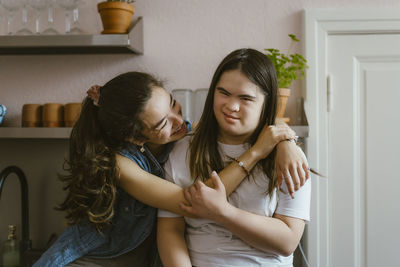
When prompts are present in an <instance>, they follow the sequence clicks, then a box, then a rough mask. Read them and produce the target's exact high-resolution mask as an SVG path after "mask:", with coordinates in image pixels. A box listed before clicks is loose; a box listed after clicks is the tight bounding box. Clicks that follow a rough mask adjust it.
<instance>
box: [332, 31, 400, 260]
mask: <svg viewBox="0 0 400 267" xmlns="http://www.w3.org/2000/svg"><path fill="white" fill-rule="evenodd" d="M327 45H328V47H327V49H328V58H327V63H328V64H327V69H328V75H329V78H328V79H329V85H328V86H329V88H328V90H330V94H329V93H328V104H327V105H328V106H327V108H328V121H327V127H328V130H327V132H328V176H329V177H328V203H329V214H328V216H329V218H330V229H329V240H330V244H329V246H330V253H329V254H330V264H331V266H349V267H352V266H366V267H380V266H400V259H399V254H398V253H399V248H400V243H399V241H400V168H399V166H400V154H399V153H400V34H365V35H331V36H329V37H328V40H327ZM329 98H330V100H329Z"/></svg>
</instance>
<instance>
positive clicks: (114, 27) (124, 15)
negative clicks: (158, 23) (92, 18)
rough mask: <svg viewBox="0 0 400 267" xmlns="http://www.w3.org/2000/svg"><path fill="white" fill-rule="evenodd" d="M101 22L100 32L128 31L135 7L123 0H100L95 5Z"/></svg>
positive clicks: (116, 32) (120, 32)
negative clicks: (119, 0) (101, 0)
mask: <svg viewBox="0 0 400 267" xmlns="http://www.w3.org/2000/svg"><path fill="white" fill-rule="evenodd" d="M97 9H98V11H99V13H100V17H101V21H102V23H103V29H104V30H103V31H102V32H101V33H102V34H124V33H127V32H128V29H129V25H130V23H131V20H132V16H133V12H134V11H135V7H134V6H133V5H132V4H128V3H123V2H101V3H99V4H98V5H97Z"/></svg>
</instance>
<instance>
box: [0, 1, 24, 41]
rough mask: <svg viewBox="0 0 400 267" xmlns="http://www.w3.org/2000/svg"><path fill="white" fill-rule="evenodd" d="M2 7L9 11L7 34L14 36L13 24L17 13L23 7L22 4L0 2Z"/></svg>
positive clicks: (17, 2) (18, 2)
mask: <svg viewBox="0 0 400 267" xmlns="http://www.w3.org/2000/svg"><path fill="white" fill-rule="evenodd" d="M0 3H1V5H2V6H3V7H4V9H5V10H6V11H7V13H8V16H7V34H12V33H13V32H12V29H11V23H12V21H13V18H14V15H15V13H16V12H17V11H18V9H19V8H20V6H21V2H20V1H19V0H18V1H17V0H0Z"/></svg>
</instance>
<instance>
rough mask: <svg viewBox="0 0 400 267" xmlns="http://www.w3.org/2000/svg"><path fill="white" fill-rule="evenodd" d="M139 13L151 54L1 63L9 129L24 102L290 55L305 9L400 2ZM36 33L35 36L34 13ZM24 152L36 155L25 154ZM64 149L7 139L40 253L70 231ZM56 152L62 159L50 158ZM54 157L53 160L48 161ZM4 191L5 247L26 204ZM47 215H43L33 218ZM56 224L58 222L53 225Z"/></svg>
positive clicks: (189, 76)
mask: <svg viewBox="0 0 400 267" xmlns="http://www.w3.org/2000/svg"><path fill="white" fill-rule="evenodd" d="M84 2H85V3H84V5H83V6H82V8H81V24H82V27H83V28H84V29H85V30H86V31H88V32H90V33H98V32H100V31H101V22H100V19H99V16H98V14H97V11H96V3H97V2H98V1H96V0H87V1H84ZM135 7H136V13H135V16H143V17H144V49H145V51H144V55H141V56H135V55H46V56H42V55H32V56H31V55H28V56H0V104H5V105H6V106H7V108H8V115H7V117H6V120H5V121H4V125H3V126H19V125H20V110H21V107H22V105H23V104H24V103H46V102H60V103H67V102H80V101H81V99H82V98H83V97H84V96H85V92H86V90H87V88H89V86H90V85H92V84H103V83H104V82H106V81H108V80H109V79H110V78H112V77H114V76H116V75H117V74H119V73H122V72H126V71H131V70H141V71H146V72H151V73H153V74H156V75H157V76H158V77H160V78H163V79H166V80H167V81H168V82H167V83H166V85H167V88H168V89H174V88H189V89H196V88H203V87H208V86H209V82H210V79H211V75H212V74H213V72H214V70H215V68H216V66H217V64H218V63H219V62H220V61H221V59H222V58H223V57H224V56H225V55H226V54H228V53H229V52H231V51H232V50H234V49H237V48H241V47H252V48H255V49H259V50H262V49H264V48H269V47H274V48H279V49H282V50H283V51H286V50H287V48H288V46H289V42H288V37H287V34H289V33H293V34H296V35H297V36H298V37H299V38H300V39H304V38H302V15H301V12H302V10H303V9H304V8H308V7H313V8H324V7H330V8H331V7H393V8H399V7H400V2H399V1H398V0H320V1H318V0H295V1H294V0H247V1H244V0H192V1H190V0H168V1H166V0H136V2H135ZM0 13H1V11H0ZM3 13H4V12H3ZM16 19H19V17H16ZM0 22H1V23H2V28H1V29H0V33H3V34H4V33H5V19H4V18H2V19H1V20H0ZM56 22H57V27H58V28H59V29H61V26H62V23H63V19H62V13H61V11H60V10H57V21H56ZM30 28H31V29H32V30H33V29H34V21H33V17H32V14H31V16H30ZM300 46H301V45H300ZM300 46H299V47H297V48H296V51H297V52H301V47H300ZM293 89H294V90H292V94H293V95H292V97H291V98H290V99H289V103H288V105H289V106H288V110H287V115H288V116H289V117H291V119H292V121H294V122H295V121H296V116H295V115H296V114H295V112H296V104H295V103H296V98H298V97H300V96H301V95H302V93H301V83H296V84H295V85H294V86H293ZM25 147H28V148H30V149H31V150H32V151H33V152H29V153H26V152H25V151H24V150H23V149H24V148H25ZM64 148H65V149H66V148H67V144H66V143H64V142H62V141H53V142H45V141H37V142H33V143H32V142H29V141H15V142H9V141H7V140H0V169H2V168H4V167H5V166H7V165H9V164H15V165H19V166H21V167H23V168H24V171H25V172H26V174H27V176H28V179H29V183H30V186H31V188H30V199H31V204H30V207H31V224H32V226H31V232H32V233H31V237H32V239H33V240H34V246H35V247H41V246H44V242H45V241H46V240H47V238H48V236H49V234H50V233H51V232H54V231H55V232H59V231H61V229H62V227H63V226H62V223H61V222H62V219H61V218H62V214H61V215H60V214H59V212H54V211H52V210H51V207H52V206H54V204H55V203H56V201H60V199H62V195H60V192H61V189H60V184H58V183H57V182H55V181H56V180H55V179H56V172H57V171H60V170H61V162H62V160H63V157H64ZM53 150H55V152H53V154H51V153H52V152H51V151H53ZM49 155H52V156H50V158H49ZM36 157H37V158H36ZM33 158H35V160H32V159H33ZM46 179H47V180H46ZM38 181H40V182H38ZM46 181H48V183H47V182H46ZM48 184H49V185H51V186H48ZM43 187H44V188H46V189H45V190H44V189H43ZM5 191H10V192H16V193H8V194H7V195H6V194H4V195H3V197H2V199H1V201H0V218H1V219H0V241H2V240H4V239H5V235H6V227H7V226H6V225H7V224H8V223H17V222H18V221H19V211H12V210H14V209H17V210H19V204H18V205H17V204H16V203H14V202H15V201H14V199H15V198H16V197H17V195H18V192H19V190H18V188H17V186H16V184H14V183H13V184H11V183H10V184H9V185H8V184H6V188H5ZM10 203H11V206H10ZM18 203H19V202H18ZM41 210H43V211H42V213H33V212H32V211H41ZM50 218H53V219H54V220H55V221H56V222H51V220H50ZM17 224H18V223H17Z"/></svg>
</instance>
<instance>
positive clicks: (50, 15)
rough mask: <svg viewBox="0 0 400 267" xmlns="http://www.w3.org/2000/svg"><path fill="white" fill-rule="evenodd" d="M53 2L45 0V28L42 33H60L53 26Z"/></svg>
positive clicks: (53, 0)
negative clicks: (46, 7) (46, 8)
mask: <svg viewBox="0 0 400 267" xmlns="http://www.w3.org/2000/svg"><path fill="white" fill-rule="evenodd" d="M54 4H55V0H47V6H48V10H47V25H48V26H47V29H46V30H44V31H43V32H42V33H43V34H48V35H50V34H60V33H59V32H58V31H57V30H56V29H55V28H54V16H53V15H54V13H53V12H54Z"/></svg>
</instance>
